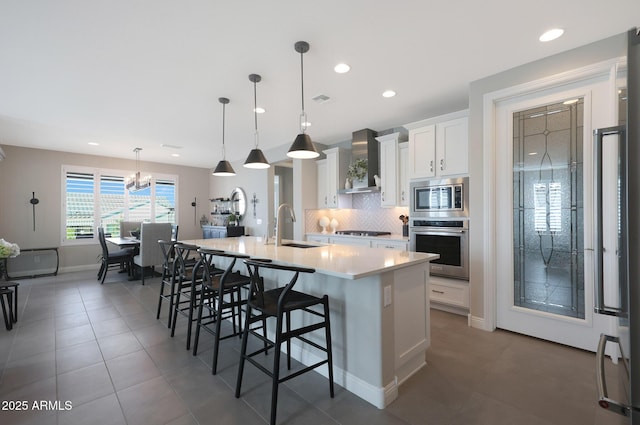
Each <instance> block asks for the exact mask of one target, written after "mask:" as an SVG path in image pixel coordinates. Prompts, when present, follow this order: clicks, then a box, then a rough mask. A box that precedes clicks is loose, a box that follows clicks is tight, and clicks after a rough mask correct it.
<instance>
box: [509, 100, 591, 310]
mask: <svg viewBox="0 0 640 425" xmlns="http://www.w3.org/2000/svg"><path fill="white" fill-rule="evenodd" d="M583 110H584V102H583V99H582V98H581V99H577V100H576V99H573V100H571V101H567V102H564V103H555V104H550V105H546V106H542V107H537V108H533V109H529V110H526V111H521V112H518V113H515V114H514V115H513V230H514V234H513V242H514V284H513V289H514V300H513V303H514V305H515V306H518V307H523V308H528V309H533V310H538V311H545V312H549V313H554V314H559V315H563V316H569V317H575V318H580V319H584V317H585V305H584V254H583V253H584V250H583V244H584V240H583V233H584V227H583V213H584V206H583V182H582V173H583V155H582V151H583V143H582V142H583V141H582V134H583V129H582V126H583Z"/></svg>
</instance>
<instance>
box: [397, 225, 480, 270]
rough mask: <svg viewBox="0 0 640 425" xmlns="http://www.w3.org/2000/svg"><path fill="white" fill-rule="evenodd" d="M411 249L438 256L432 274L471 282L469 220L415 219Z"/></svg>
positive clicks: (412, 227) (410, 234)
mask: <svg viewBox="0 0 640 425" xmlns="http://www.w3.org/2000/svg"><path fill="white" fill-rule="evenodd" d="M409 245H410V250H411V251H415V252H428V253H432V254H439V255H440V258H439V259H437V260H434V261H432V262H431V274H432V275H436V276H445V277H450V278H455V279H464V280H469V220H468V219H466V218H464V219H460V220H425V219H416V218H414V219H412V221H411V227H410V231H409Z"/></svg>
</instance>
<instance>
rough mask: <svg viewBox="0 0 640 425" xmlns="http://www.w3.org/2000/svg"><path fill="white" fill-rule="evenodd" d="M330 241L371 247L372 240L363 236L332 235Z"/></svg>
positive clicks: (338, 243)
mask: <svg viewBox="0 0 640 425" xmlns="http://www.w3.org/2000/svg"><path fill="white" fill-rule="evenodd" d="M330 242H331V243H334V244H337V245H356V246H367V247H369V248H371V241H369V239H363V238H353V237H339V236H331V239H330Z"/></svg>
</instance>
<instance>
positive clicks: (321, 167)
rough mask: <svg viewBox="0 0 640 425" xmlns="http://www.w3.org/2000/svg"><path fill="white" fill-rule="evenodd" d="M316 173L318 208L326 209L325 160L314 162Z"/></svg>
mask: <svg viewBox="0 0 640 425" xmlns="http://www.w3.org/2000/svg"><path fill="white" fill-rule="evenodd" d="M316 167H317V173H318V177H317V178H318V180H317V184H318V208H327V207H328V203H327V160H326V159H321V160H320V161H316Z"/></svg>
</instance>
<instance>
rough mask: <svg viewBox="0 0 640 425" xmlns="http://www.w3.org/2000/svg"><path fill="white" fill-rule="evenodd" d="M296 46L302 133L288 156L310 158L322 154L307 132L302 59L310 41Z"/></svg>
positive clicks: (299, 42) (298, 43) (294, 142)
mask: <svg viewBox="0 0 640 425" xmlns="http://www.w3.org/2000/svg"><path fill="white" fill-rule="evenodd" d="M294 48H295V49H296V52H298V53H300V81H301V88H302V113H301V114H300V134H298V136H296V140H294V141H293V144H292V145H291V147H290V148H289V152H287V156H288V157H290V158H298V159H310V158H317V157H318V156H320V154H319V153H318V151H317V150H316V148H315V146H314V145H313V142H312V141H311V137H309V135H308V134H307V133H306V130H307V114H306V113H305V111H304V63H303V60H302V57H303V55H304V54H305V53H306V52H308V51H309V43H307V42H306V41H298V42H297V43H296V44H295V45H294Z"/></svg>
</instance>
